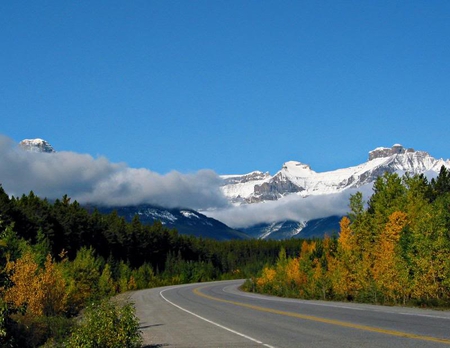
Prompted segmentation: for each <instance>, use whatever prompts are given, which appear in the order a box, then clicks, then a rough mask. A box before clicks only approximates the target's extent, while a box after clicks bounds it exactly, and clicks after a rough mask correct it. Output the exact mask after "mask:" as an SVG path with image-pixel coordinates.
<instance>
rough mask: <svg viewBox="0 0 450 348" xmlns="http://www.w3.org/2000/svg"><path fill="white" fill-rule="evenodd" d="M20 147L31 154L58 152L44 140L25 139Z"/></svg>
mask: <svg viewBox="0 0 450 348" xmlns="http://www.w3.org/2000/svg"><path fill="white" fill-rule="evenodd" d="M19 146H20V147H21V148H22V149H24V150H27V151H31V152H47V153H52V152H56V151H55V149H53V146H51V145H50V144H49V143H48V142H47V141H45V140H43V139H39V138H37V139H24V140H22V141H21V142H20V143H19Z"/></svg>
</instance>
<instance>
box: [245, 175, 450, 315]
mask: <svg viewBox="0 0 450 348" xmlns="http://www.w3.org/2000/svg"><path fill="white" fill-rule="evenodd" d="M246 288H247V289H248V290H250V291H256V292H261V293H267V294H272V295H278V296H287V297H298V298H304V299H322V300H339V301H358V302H367V303H376V304H387V305H413V306H421V307H441V308H450V172H449V170H447V169H446V168H445V167H442V168H441V170H440V173H439V175H438V176H437V177H436V178H433V179H431V181H429V180H427V179H426V177H425V176H423V175H416V176H413V177H410V176H408V175H405V176H403V177H400V176H399V175H397V174H395V173H394V174H389V173H386V174H384V175H383V176H380V177H378V178H377V180H376V182H375V183H374V186H373V194H372V196H371V197H370V199H369V200H368V202H364V201H363V197H362V194H361V193H356V194H354V195H353V196H351V198H350V202H349V214H348V216H346V217H344V218H343V219H342V220H341V222H340V233H339V237H338V238H335V239H330V238H324V239H323V240H312V241H306V240H305V241H303V243H302V246H301V252H300V254H299V255H298V256H292V255H289V254H288V253H286V252H285V250H283V249H282V250H281V251H280V253H279V256H278V259H277V261H276V264H275V265H273V266H269V265H268V266H265V267H264V268H263V269H262V270H261V272H260V274H259V275H258V276H256V277H253V278H251V280H249V281H247V283H246Z"/></svg>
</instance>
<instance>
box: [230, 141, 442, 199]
mask: <svg viewBox="0 0 450 348" xmlns="http://www.w3.org/2000/svg"><path fill="white" fill-rule="evenodd" d="M441 166H446V167H447V168H450V161H449V160H443V159H435V158H433V157H431V156H430V155H429V154H428V153H427V152H425V151H415V150H414V149H411V148H409V149H407V148H404V147H403V146H402V145H399V144H396V145H394V146H392V147H391V148H385V147H379V148H376V149H375V150H372V151H370V152H369V160H368V161H367V162H365V163H363V164H360V165H357V166H354V167H349V168H344V169H338V170H334V171H329V172H322V173H317V172H315V171H314V170H312V169H311V168H310V166H309V165H307V164H304V163H301V162H296V161H289V162H286V163H284V164H283V167H282V168H281V170H280V171H278V173H276V174H275V175H274V176H271V175H270V174H269V173H262V172H252V173H250V174H245V175H241V176H239V175H224V176H222V179H223V186H222V191H223V193H224V194H225V196H226V197H227V198H228V200H229V201H230V202H232V203H233V204H237V205H239V204H243V203H259V202H263V201H273V200H278V199H280V198H282V197H285V196H287V195H291V194H295V195H299V196H301V197H306V196H310V195H323V194H329V193H338V192H342V191H344V190H346V189H349V188H358V187H361V186H363V185H365V184H368V183H372V182H373V181H375V179H376V178H377V177H378V176H380V175H382V174H383V173H385V172H390V173H392V172H398V173H399V174H400V175H403V174H404V173H410V174H412V175H413V174H421V173H425V174H426V173H427V172H436V173H438V172H439V170H440V168H441Z"/></svg>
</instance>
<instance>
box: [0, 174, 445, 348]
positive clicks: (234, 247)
mask: <svg viewBox="0 0 450 348" xmlns="http://www.w3.org/2000/svg"><path fill="white" fill-rule="evenodd" d="M221 279H247V281H246V283H245V288H246V289H247V290H249V291H255V292H260V293H266V294H272V295H277V296H289V297H297V298H304V299H323V300H339V301H358V302H367V303H378V304H389V305H414V306H426V307H441V308H449V307H450V172H449V171H448V170H447V169H445V168H444V167H443V168H442V169H441V171H440V173H439V175H438V176H437V177H436V178H435V179H432V180H431V181H428V180H427V179H426V177H425V176H423V175H416V176H413V177H410V176H408V175H405V176H403V177H400V176H399V175H397V174H395V173H394V174H389V173H386V174H384V175H383V176H380V177H379V178H378V179H377V180H376V182H375V183H374V186H373V194H372V196H371V197H370V199H369V200H368V201H367V202H364V200H363V196H362V194H361V193H356V194H354V195H352V196H351V198H350V201H349V214H348V216H346V217H344V218H343V219H342V220H341V222H340V233H339V236H338V237H325V238H323V239H315V240H301V239H289V240H284V241H271V240H256V239H254V240H244V241H227V242H219V241H215V240H210V239H201V238H195V237H191V236H186V235H180V234H178V233H177V231H175V230H170V229H168V228H166V227H164V226H163V225H162V224H161V223H155V224H153V225H151V226H149V225H143V224H142V223H141V222H140V221H139V218H138V217H137V216H136V217H135V218H134V219H133V221H131V222H126V221H125V219H124V218H123V217H120V216H119V215H118V214H117V212H115V211H113V212H112V213H110V214H101V213H99V212H98V211H96V210H95V209H94V210H89V211H88V210H86V209H85V208H84V207H83V206H81V205H80V204H79V203H78V202H76V201H73V202H72V201H71V199H70V198H69V197H67V196H63V197H62V198H61V199H57V200H55V201H52V202H50V201H48V200H47V199H45V198H40V197H38V196H36V195H35V194H34V193H33V192H30V193H29V194H28V195H23V196H22V197H13V196H11V197H10V196H9V195H8V194H7V193H6V192H5V191H4V190H3V188H2V187H1V186H0V296H1V297H0V343H1V346H2V347H40V346H44V347H79V346H84V347H139V346H140V343H139V342H140V341H139V333H138V331H139V330H138V326H139V325H138V322H137V319H136V317H135V315H134V309H133V308H132V306H130V305H129V304H126V303H125V304H123V305H115V304H114V302H111V301H108V299H110V298H112V297H114V296H115V295H117V294H120V293H124V292H126V291H130V290H137V289H145V288H151V287H157V286H164V285H172V284H181V283H189V282H202V281H209V280H221ZM81 312H82V313H83V317H84V320H83V321H80V320H79V319H78V318H79V315H80V313H81ZM114 332H116V333H117V332H119V333H120V334H119V335H110V334H108V333H114ZM118 338H120V340H119V341H117V340H118ZM93 342H96V343H95V344H94V343H93Z"/></svg>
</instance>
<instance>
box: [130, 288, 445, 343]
mask: <svg viewBox="0 0 450 348" xmlns="http://www.w3.org/2000/svg"><path fill="white" fill-rule="evenodd" d="M240 284H242V281H226V282H214V283H203V284H191V285H183V286H174V287H165V288H156V289H149V290H141V291H136V292H134V293H132V294H131V297H130V299H131V301H133V302H134V303H135V305H136V314H137V316H138V317H139V319H140V322H141V330H142V334H143V338H144V341H145V344H146V347H199V348H200V347H280V348H281V347H320V348H321V347H333V348H335V347H336V348H338V347H389V348H392V347H445V346H448V347H450V311H431V310H421V309H414V308H402V307H383V306H374V305H362V304H349V303H339V302H323V301H304V300H293V299H284V298H277V297H271V296H262V295H255V294H249V293H245V292H241V291H239V290H238V287H239V285H240Z"/></svg>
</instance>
